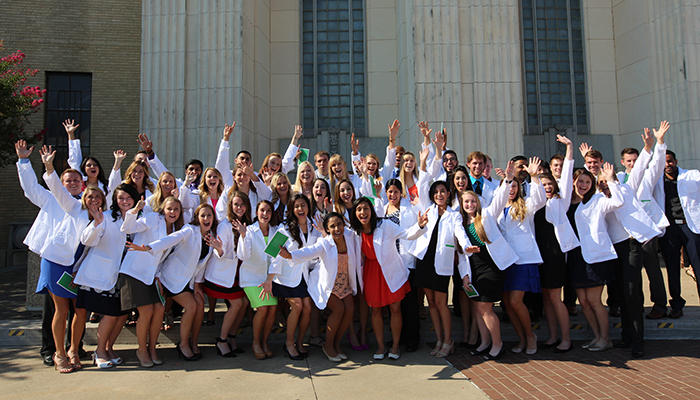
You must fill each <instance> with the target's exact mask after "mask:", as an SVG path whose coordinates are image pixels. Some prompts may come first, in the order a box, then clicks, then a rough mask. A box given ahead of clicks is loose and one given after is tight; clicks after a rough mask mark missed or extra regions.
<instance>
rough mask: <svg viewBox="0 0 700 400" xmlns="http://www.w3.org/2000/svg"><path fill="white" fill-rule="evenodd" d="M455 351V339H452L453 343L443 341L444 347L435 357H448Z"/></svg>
mask: <svg viewBox="0 0 700 400" xmlns="http://www.w3.org/2000/svg"><path fill="white" fill-rule="evenodd" d="M454 351H455V342H454V340H453V341H452V343H451V344H449V345H448V344H447V343H443V344H442V349H440V351H439V352H438V353H437V354H436V355H435V357H439V358H443V357H447V356H449V355H450V354H452V353H454Z"/></svg>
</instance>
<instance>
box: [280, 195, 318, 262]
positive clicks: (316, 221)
mask: <svg viewBox="0 0 700 400" xmlns="http://www.w3.org/2000/svg"><path fill="white" fill-rule="evenodd" d="M327 199H328V198H327V197H326V199H325V200H327ZM325 200H324V201H323V202H324V204H325V203H326V201H325ZM327 204H328V206H330V202H328V203H327ZM326 210H327V211H330V208H327V209H326ZM311 226H313V227H314V229H316V230H317V231H319V232H321V235H323V237H326V235H327V234H326V231H325V230H324V229H323V218H321V214H320V213H316V215H314V218H313V223H312V224H311ZM280 247H281V246H280ZM285 250H286V249H285Z"/></svg>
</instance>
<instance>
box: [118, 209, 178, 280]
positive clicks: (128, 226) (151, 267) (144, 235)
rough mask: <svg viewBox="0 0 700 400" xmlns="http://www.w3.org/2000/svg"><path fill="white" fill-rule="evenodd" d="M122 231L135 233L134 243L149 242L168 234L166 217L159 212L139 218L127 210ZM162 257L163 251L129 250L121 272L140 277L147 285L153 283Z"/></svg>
mask: <svg viewBox="0 0 700 400" xmlns="http://www.w3.org/2000/svg"><path fill="white" fill-rule="evenodd" d="M121 231H122V233H124V234H135V236H134V238H133V239H134V240H133V243H134V244H138V245H144V244H149V243H151V242H155V241H156V240H158V239H162V238H164V237H166V236H168V229H167V223H166V222H165V217H164V216H163V215H161V214H159V213H148V214H144V215H142V216H141V217H140V218H137V215H136V214H132V213H130V212H127V213H125V214H124V222H123V224H122V227H121ZM162 258H163V253H162V252H161V253H153V252H143V251H129V252H127V253H126V256H125V257H124V261H123V262H122V265H121V269H120V270H119V272H120V273H122V274H125V275H129V276H130V277H132V278H134V279H138V280H139V281H141V282H143V283H144V284H145V285H151V284H153V278H154V277H155V276H156V271H157V269H158V265H159V264H160V261H161V259H162Z"/></svg>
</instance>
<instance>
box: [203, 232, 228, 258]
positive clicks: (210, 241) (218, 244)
mask: <svg viewBox="0 0 700 400" xmlns="http://www.w3.org/2000/svg"><path fill="white" fill-rule="evenodd" d="M204 241H205V242H206V243H207V245H209V247H212V248H214V249H215V250H216V251H218V252H219V254H223V252H224V242H223V241H221V237H220V236H217V237H214V236H213V235H212V234H211V233H207V236H205V237H204Z"/></svg>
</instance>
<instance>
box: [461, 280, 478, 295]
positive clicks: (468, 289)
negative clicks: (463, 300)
mask: <svg viewBox="0 0 700 400" xmlns="http://www.w3.org/2000/svg"><path fill="white" fill-rule="evenodd" d="M462 289H464V292H465V293H466V294H467V296H469V297H477V296H479V292H477V291H476V288H475V287H474V285H472V284H471V283H470V284H469V286H467V287H464V286H462Z"/></svg>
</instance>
